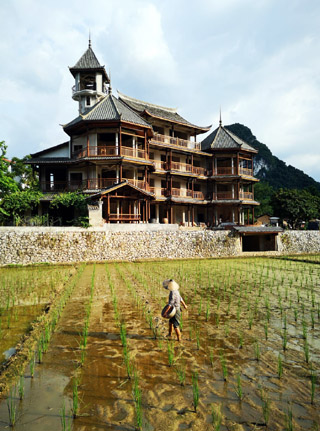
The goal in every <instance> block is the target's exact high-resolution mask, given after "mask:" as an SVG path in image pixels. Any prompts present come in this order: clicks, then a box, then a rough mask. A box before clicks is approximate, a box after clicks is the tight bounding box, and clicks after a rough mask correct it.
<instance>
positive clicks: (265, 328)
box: [263, 320, 268, 340]
mask: <svg viewBox="0 0 320 431" xmlns="http://www.w3.org/2000/svg"><path fill="white" fill-rule="evenodd" d="M263 328H264V336H265V338H266V340H267V339H268V320H267V321H266V322H265V323H264V326H263Z"/></svg>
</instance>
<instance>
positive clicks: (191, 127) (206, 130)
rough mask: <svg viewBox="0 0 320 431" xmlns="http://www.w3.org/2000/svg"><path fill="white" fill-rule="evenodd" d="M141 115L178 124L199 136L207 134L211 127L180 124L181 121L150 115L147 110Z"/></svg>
mask: <svg viewBox="0 0 320 431" xmlns="http://www.w3.org/2000/svg"><path fill="white" fill-rule="evenodd" d="M142 114H145V115H149V117H152V118H156V119H158V120H162V121H168V122H169V123H174V124H179V125H180V126H184V127H188V128H189V129H194V130H198V131H199V134H200V133H206V132H208V131H209V130H210V129H211V127H212V124H211V125H210V126H208V127H200V126H196V125H194V124H191V123H182V122H181V121H175V120H170V119H169V118H164V117H159V116H157V115H154V114H151V112H149V111H148V110H147V109H145V110H144V111H143V112H142Z"/></svg>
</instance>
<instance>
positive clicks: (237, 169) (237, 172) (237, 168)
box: [236, 153, 239, 175]
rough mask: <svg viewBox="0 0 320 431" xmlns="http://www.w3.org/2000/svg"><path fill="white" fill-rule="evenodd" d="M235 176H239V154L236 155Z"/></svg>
mask: <svg viewBox="0 0 320 431" xmlns="http://www.w3.org/2000/svg"><path fill="white" fill-rule="evenodd" d="M236 175H239V153H237V166H236Z"/></svg>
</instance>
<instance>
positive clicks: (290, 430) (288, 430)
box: [286, 404, 293, 431]
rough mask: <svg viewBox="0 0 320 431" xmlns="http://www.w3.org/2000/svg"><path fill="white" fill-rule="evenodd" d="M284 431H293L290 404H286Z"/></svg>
mask: <svg viewBox="0 0 320 431" xmlns="http://www.w3.org/2000/svg"><path fill="white" fill-rule="evenodd" d="M286 431H293V416H292V407H291V405H290V404H288V411H287V413H286Z"/></svg>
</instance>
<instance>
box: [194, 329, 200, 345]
mask: <svg viewBox="0 0 320 431" xmlns="http://www.w3.org/2000/svg"><path fill="white" fill-rule="evenodd" d="M194 331H195V334H196V342H197V350H199V349H200V330H199V327H198V326H197V325H196V326H195V329H194Z"/></svg>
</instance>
